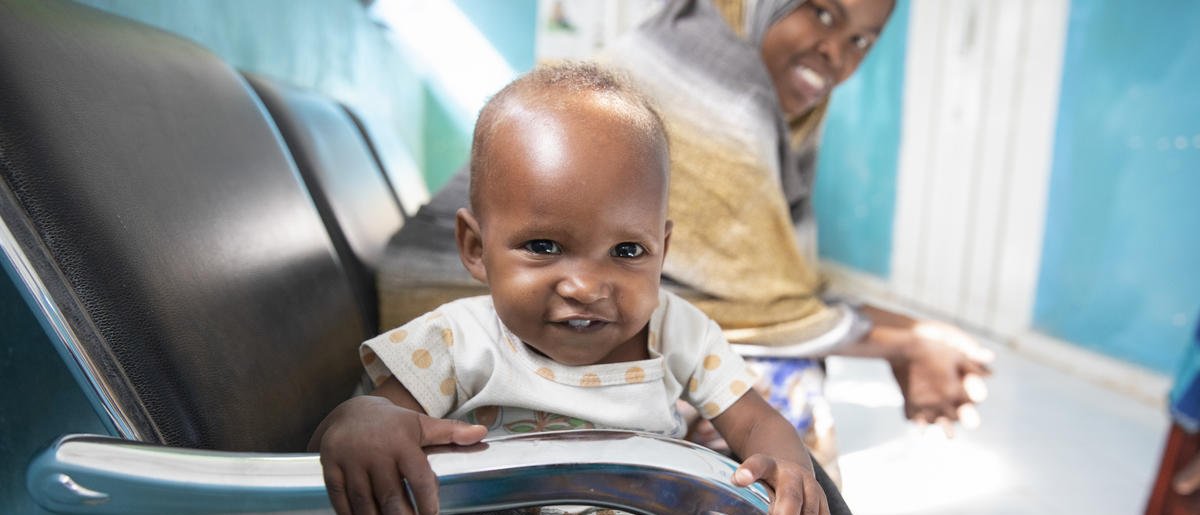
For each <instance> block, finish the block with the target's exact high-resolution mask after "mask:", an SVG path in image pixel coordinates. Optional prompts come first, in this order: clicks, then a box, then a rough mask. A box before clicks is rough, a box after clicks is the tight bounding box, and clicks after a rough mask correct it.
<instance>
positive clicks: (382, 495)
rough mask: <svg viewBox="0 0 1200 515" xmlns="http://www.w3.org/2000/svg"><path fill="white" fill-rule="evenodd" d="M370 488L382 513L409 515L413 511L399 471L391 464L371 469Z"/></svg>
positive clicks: (386, 514)
mask: <svg viewBox="0 0 1200 515" xmlns="http://www.w3.org/2000/svg"><path fill="white" fill-rule="evenodd" d="M371 488H372V490H373V491H374V492H375V502H377V503H378V504H379V511H381V512H383V515H409V514H411V513H412V512H413V509H412V505H411V504H410V503H409V500H408V495H407V494H406V492H405V491H404V483H403V482H402V480H401V478H400V471H399V469H397V468H396V467H395V466H393V465H392V464H388V465H384V466H381V467H379V468H377V469H375V470H372V471H371Z"/></svg>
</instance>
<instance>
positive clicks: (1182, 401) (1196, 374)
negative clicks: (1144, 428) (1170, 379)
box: [1171, 323, 1200, 433]
mask: <svg viewBox="0 0 1200 515" xmlns="http://www.w3.org/2000/svg"><path fill="white" fill-rule="evenodd" d="M1171 416H1172V417H1173V418H1174V419H1175V422H1176V423H1178V424H1179V425H1180V426H1182V427H1183V428H1184V429H1186V430H1187V431H1188V432H1191V433H1195V432H1197V431H1200V323H1197V326H1196V335H1195V336H1193V337H1192V344H1191V345H1189V346H1188V349H1187V351H1186V352H1185V353H1184V356H1183V362H1182V363H1180V365H1179V370H1178V371H1177V372H1176V373H1175V386H1174V387H1173V388H1172V390H1171Z"/></svg>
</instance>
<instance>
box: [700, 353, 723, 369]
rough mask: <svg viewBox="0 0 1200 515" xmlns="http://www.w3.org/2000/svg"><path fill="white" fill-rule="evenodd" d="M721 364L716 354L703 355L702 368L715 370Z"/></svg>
mask: <svg viewBox="0 0 1200 515" xmlns="http://www.w3.org/2000/svg"><path fill="white" fill-rule="evenodd" d="M720 366H721V357H720V356H718V355H716V354H709V355H707V356H705V357H704V370H716V369H717V367H720Z"/></svg>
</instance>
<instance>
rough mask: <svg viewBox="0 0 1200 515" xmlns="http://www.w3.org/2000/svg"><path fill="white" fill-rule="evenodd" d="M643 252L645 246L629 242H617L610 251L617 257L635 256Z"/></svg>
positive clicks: (644, 251)
mask: <svg viewBox="0 0 1200 515" xmlns="http://www.w3.org/2000/svg"><path fill="white" fill-rule="evenodd" d="M645 253H646V248H645V247H643V246H641V245H638V244H637V243H630V242H625V243H618V244H617V246H615V247H613V249H612V252H611V254H612V256H613V257H619V258H635V257H640V256H641V255H642V254H645Z"/></svg>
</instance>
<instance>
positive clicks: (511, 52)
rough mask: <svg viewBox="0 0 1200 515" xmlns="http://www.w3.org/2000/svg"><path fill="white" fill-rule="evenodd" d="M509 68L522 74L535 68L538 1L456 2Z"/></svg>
mask: <svg viewBox="0 0 1200 515" xmlns="http://www.w3.org/2000/svg"><path fill="white" fill-rule="evenodd" d="M454 5H457V6H458V8H459V9H461V10H462V12H463V14H466V15H467V18H468V19H470V20H471V23H472V24H474V25H475V28H477V29H479V32H481V33H483V35H484V37H486V38H487V39H488V41H491V42H492V45H494V46H495V47H496V50H497V51H499V52H500V55H502V56H504V59H505V60H506V61H508V65H509V66H511V67H512V69H513V70H516V72H517V73H522V72H525V71H528V70H530V69H531V68H533V53H534V33H535V31H536V30H537V0H504V1H502V2H497V1H496V0H454Z"/></svg>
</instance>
